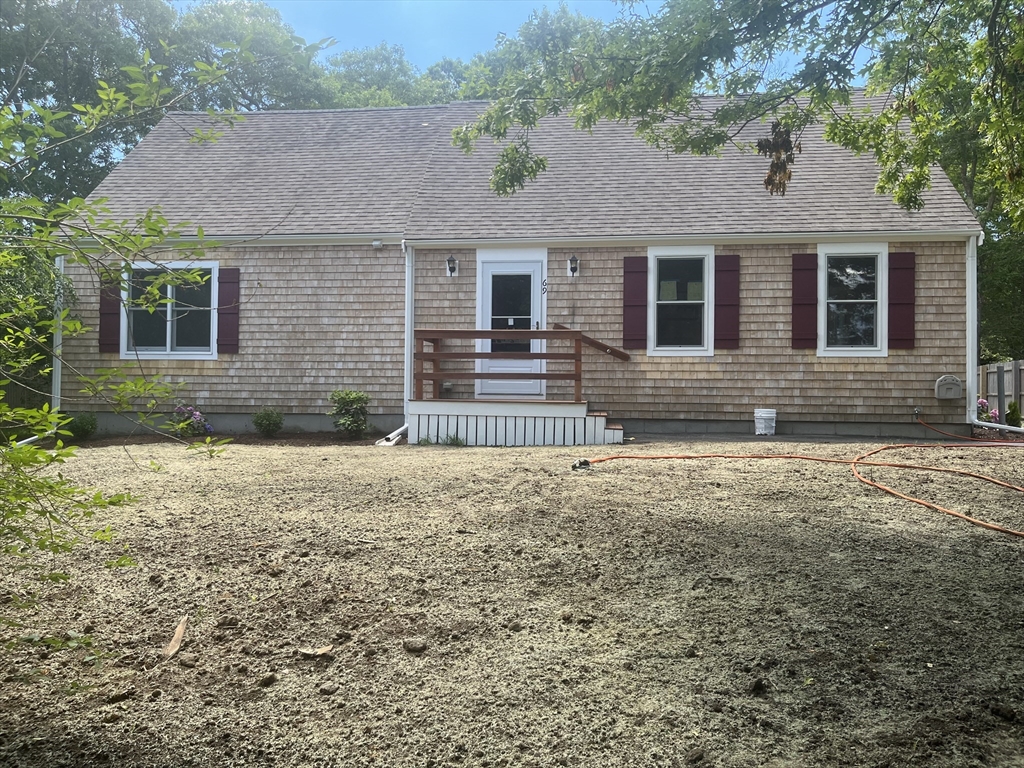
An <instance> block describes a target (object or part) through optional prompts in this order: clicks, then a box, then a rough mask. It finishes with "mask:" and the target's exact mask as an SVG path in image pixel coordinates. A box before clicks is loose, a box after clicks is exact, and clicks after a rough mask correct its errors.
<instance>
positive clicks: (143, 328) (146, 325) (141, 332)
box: [128, 306, 167, 349]
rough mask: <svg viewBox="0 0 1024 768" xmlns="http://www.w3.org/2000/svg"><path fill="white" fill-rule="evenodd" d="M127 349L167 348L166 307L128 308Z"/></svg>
mask: <svg viewBox="0 0 1024 768" xmlns="http://www.w3.org/2000/svg"><path fill="white" fill-rule="evenodd" d="M128 349H167V309H166V307H163V306H161V307H160V308H159V309H157V310H156V311H155V312H153V313H152V314H150V312H149V310H146V309H129V310H128Z"/></svg>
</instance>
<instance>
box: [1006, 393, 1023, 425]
mask: <svg viewBox="0 0 1024 768" xmlns="http://www.w3.org/2000/svg"><path fill="white" fill-rule="evenodd" d="M1006 423H1007V424H1008V425H1010V426H1011V427H1019V426H1020V425H1021V418H1020V406H1019V405H1017V401H1016V400H1011V401H1010V404H1009V405H1007V406H1006Z"/></svg>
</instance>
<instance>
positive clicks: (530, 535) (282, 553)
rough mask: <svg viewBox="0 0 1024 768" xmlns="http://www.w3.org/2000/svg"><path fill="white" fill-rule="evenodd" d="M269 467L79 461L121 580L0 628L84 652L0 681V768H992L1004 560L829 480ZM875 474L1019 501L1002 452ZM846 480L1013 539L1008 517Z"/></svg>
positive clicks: (999, 758)
mask: <svg viewBox="0 0 1024 768" xmlns="http://www.w3.org/2000/svg"><path fill="white" fill-rule="evenodd" d="M302 442H303V441H302V440H293V441H282V442H280V443H268V444H264V445H258V444H238V445H234V446H231V447H230V448H229V449H228V451H227V453H225V454H224V455H222V456H219V457H217V458H214V459H209V458H205V457H203V456H200V455H196V454H194V453H188V452H185V451H183V450H182V449H181V448H178V447H175V446H169V445H157V444H146V445H136V446H132V447H130V448H128V449H125V448H124V447H121V446H118V445H111V444H109V443H108V444H106V445H101V446H96V447H87V448H84V449H82V450H81V451H80V452H79V456H78V457H77V458H75V459H74V460H72V462H71V463H70V464H68V465H67V467H66V470H65V474H67V475H69V476H71V477H72V478H74V479H76V480H78V481H80V482H83V483H86V484H89V485H92V486H95V487H98V488H103V489H105V490H108V491H131V492H132V493H134V494H136V495H137V496H138V500H137V501H136V502H134V503H133V504H131V505H130V506H128V507H125V508H122V509H118V510H113V511H111V512H110V513H108V514H106V515H105V517H104V519H103V520H101V521H100V524H106V523H108V522H109V523H110V524H111V525H112V526H113V527H114V528H115V529H117V530H118V531H119V533H120V536H119V538H118V542H119V543H120V544H123V545H127V547H128V551H129V553H130V554H131V555H132V556H133V557H134V559H135V560H136V562H137V566H136V567H132V568H122V569H114V570H111V569H107V568H104V567H103V562H104V560H106V559H108V558H110V556H111V550H110V548H109V547H103V546H101V545H94V544H83V545H82V546H80V547H79V548H78V549H77V550H76V551H75V552H74V553H73V555H71V556H70V557H69V558H68V562H66V563H63V564H62V566H63V567H65V568H66V569H68V570H69V571H71V572H72V573H73V574H74V578H73V579H72V580H71V582H70V583H68V584H66V585H59V586H54V587H52V588H50V591H49V593H48V594H46V595H44V598H45V600H44V602H43V603H42V606H41V607H39V608H37V609H33V610H28V611H20V612H19V613H18V614H17V618H18V619H19V620H20V621H22V622H24V623H25V624H26V625H27V626H28V627H29V629H20V630H10V629H8V630H4V629H2V628H0V635H3V639H4V640H11V639H13V638H16V637H18V636H24V635H26V633H28V632H30V630H31V631H34V632H36V633H38V634H40V635H42V636H43V637H62V638H68V637H72V638H73V637H75V635H74V634H69V633H81V634H83V635H86V636H87V640H88V641H89V642H91V645H90V646H88V647H77V648H65V649H52V648H49V647H48V646H45V645H41V644H31V643H26V642H21V643H12V644H8V645H7V647H6V649H5V650H4V651H2V653H0V680H2V686H0V712H2V713H3V717H2V718H0V765H3V766H19V767H21V766H24V767H25V768H29V767H31V768H39V767H42V766H46V767H47V768H59V767H61V766H118V767H119V768H120V767H122V766H124V767H125V768H130V767H131V766H145V767H146V768H156V767H157V766H167V767H168V768H170V767H172V766H173V767H174V768H181V767H186V766H196V767H200V766H201V767H203V768H209V767H213V766H218V767H219V766H385V767H390V766H410V767H413V766H415V767H417V768H420V767H423V766H595V767H596V766H601V767H602V768H604V767H605V766H630V768H633V767H643V766H668V767H676V766H684V767H685V766H689V765H698V766H723V767H724V766H775V767H776V768H781V767H782V766H786V767H787V768H788V767H793V768H804V767H806V768H810V767H811V766H815V767H816V766H833V765H835V766H878V767H881V766H904V765H914V766H918V765H920V766H939V767H940V768H941V767H946V766H948V767H950V768H953V767H956V768H964V767H968V766H1024V570H1022V564H1024V539H1020V538H1013V537H1010V536H1007V535H1004V534H999V533H994V532H991V531H987V530H984V529H981V528H978V527H975V526H971V525H969V524H967V523H964V522H962V521H960V520H957V519H954V518H952V517H949V516H947V515H943V514H941V513H939V512H935V511H933V510H929V509H925V508H923V507H920V506H917V505H914V504H910V503H908V502H906V501H903V500H901V499H898V498H895V497H893V496H890V495H887V494H885V493H883V492H881V491H879V490H877V489H875V488H872V487H869V486H867V485H865V484H862V483H859V482H858V481H857V480H856V479H855V478H854V477H853V475H852V473H851V470H850V467H849V466H848V465H845V464H820V463H809V462H801V461H793V460H784V459H771V460H751V459H710V458H701V459H692V460H688V461H660V462H655V461H614V462H608V463H601V464H596V465H594V466H593V467H592V468H591V469H588V470H582V471H573V470H572V469H570V465H571V464H572V462H573V461H574V460H575V459H577V458H579V457H580V456H587V455H590V456H591V457H593V456H595V455H600V454H601V453H602V452H604V451H605V449H602V448H594V449H580V448H575V449H564V448H517V449H469V448H441V447H425V448H423V447H415V446H399V447H396V448H391V449H385V448H373V447H369V446H354V445H335V444H331V441H329V440H319V441H317V440H313V441H309V442H311V443H312V444H308V445H303V444H302ZM874 447H877V446H876V445H865V444H858V443H838V442H836V443H827V444H825V443H799V442H791V441H785V440H782V439H763V440H759V441H756V442H755V441H754V440H737V441H723V442H714V443H711V442H706V443H696V442H686V443H653V444H646V445H644V444H633V445H629V446H626V447H623V448H621V451H622V452H624V453H632V454H641V453H644V454H677V453H682V452H685V453H712V452H714V453H722V452H728V453H750V452H772V453H800V454H813V455H816V456H827V457H834V458H850V457H853V456H856V455H857V454H859V453H862V452H864V451H866V450H870V449H871V448H874ZM616 448H617V449H618V447H616ZM878 458H879V459H880V460H882V461H889V462H907V463H915V464H928V465H933V466H948V467H956V468H959V469H966V470H971V471H975V472H981V473H985V474H991V475H995V476H997V477H999V478H1001V479H1003V480H1005V481H1008V482H1011V483H1013V484H1015V485H1024V449H1021V448H1009V447H1004V448H987V447H976V446H970V447H956V448H942V447H937V446H936V447H927V448H913V449H904V450H899V451H892V452H887V453H884V454H882V455H881V456H879V457H878ZM150 462H155V463H156V464H158V465H159V467H160V470H159V471H153V470H152V469H150ZM862 471H863V472H864V474H865V475H866V476H868V477H872V478H874V479H875V480H876V481H879V482H883V483H886V484H889V485H892V486H894V487H897V488H898V489H899V490H901V491H902V492H904V493H907V494H909V495H913V496H918V497H923V498H926V499H928V500H930V501H933V502H936V503H938V504H941V505H944V506H947V507H952V508H954V509H956V510H958V511H961V512H964V513H967V514H971V515H975V516H977V517H981V518H984V519H987V520H991V521H993V522H997V523H1000V524H1002V525H1005V526H1008V527H1010V528H1014V529H1018V530H1021V529H1024V496H1022V495H1021V494H1020V493H1016V492H1013V491H1010V490H1007V489H1003V488H999V487H996V486H994V485H991V484H987V483H982V482H979V481H977V480H975V479H971V478H967V477H961V476H953V475H948V474H941V473H934V472H925V471H916V470H906V469H892V468H880V467H875V468H865V469H863V470H862ZM118 553H119V551H118ZM12 584H13V582H12V581H11V578H10V576H9V575H6V574H5V575H0V588H5V592H6V590H9V589H10V587H11V586H12ZM0 608H2V609H3V610H2V611H0V613H9V612H10V611H11V610H12V609H10V607H9V605H0ZM185 615H188V617H189V619H188V623H187V628H186V631H185V634H184V643H183V644H182V647H181V649H180V651H179V652H178V653H177V655H176V656H175V657H174V658H172V659H170V660H165V659H164V658H163V657H162V653H161V652H162V649H163V648H164V647H165V646H166V645H167V643H168V642H169V641H170V640H171V637H172V635H173V633H174V630H175V627H176V626H177V625H178V623H179V620H180V619H181V617H182V616H185ZM76 642H79V643H82V642H83V641H82V640H77V641H76Z"/></svg>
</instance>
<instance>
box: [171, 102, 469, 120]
mask: <svg viewBox="0 0 1024 768" xmlns="http://www.w3.org/2000/svg"><path fill="white" fill-rule="evenodd" d="M487 103H489V102H486V101H478V100H474V101H456V102H449V103H448V104H404V105H400V106H394V107H342V108H326V109H322V108H316V107H314V108H310V109H256V110H252V111H251V112H237V113H235V114H238V115H242V116H244V117H253V116H267V115H309V114H321V115H322V114H331V113H344V114H352V113H357V112H366V113H370V112H399V111H411V110H414V109H430V110H436V109H447V108H448V107H449V106H450V105H451V104H487ZM167 114H168V115H194V116H196V117H209V116H210V113H209V112H206V111H199V110H186V109H182V110H171V111H168V112H167ZM214 114H218V115H220V114H226V113H224V112H215V113H214Z"/></svg>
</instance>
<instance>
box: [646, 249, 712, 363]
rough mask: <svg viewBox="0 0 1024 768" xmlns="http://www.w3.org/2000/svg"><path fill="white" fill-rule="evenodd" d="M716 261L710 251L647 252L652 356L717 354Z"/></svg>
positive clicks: (649, 339) (649, 350) (649, 348)
mask: <svg viewBox="0 0 1024 768" xmlns="http://www.w3.org/2000/svg"><path fill="white" fill-rule="evenodd" d="M714 261H715V248H714V246H711V245H708V246H703V245H699V246H691V245H685V246H652V247H650V248H648V249H647V280H648V287H647V354H649V355H665V356H668V355H677V356H686V355H691V356H697V355H705V356H710V355H713V354H714V335H715V330H714V329H715V285H714V283H715V263H714Z"/></svg>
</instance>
